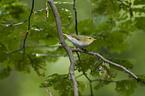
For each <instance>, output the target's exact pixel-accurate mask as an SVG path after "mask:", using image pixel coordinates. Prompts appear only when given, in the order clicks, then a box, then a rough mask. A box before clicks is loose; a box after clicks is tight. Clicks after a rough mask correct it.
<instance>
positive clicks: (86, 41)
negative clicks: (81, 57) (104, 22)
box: [63, 34, 96, 48]
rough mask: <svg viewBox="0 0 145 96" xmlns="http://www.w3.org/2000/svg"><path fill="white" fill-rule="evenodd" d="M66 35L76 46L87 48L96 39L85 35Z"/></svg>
mask: <svg viewBox="0 0 145 96" xmlns="http://www.w3.org/2000/svg"><path fill="white" fill-rule="evenodd" d="M63 35H65V36H66V37H67V38H68V39H69V40H70V41H71V42H72V43H73V44H74V45H75V46H76V47H79V48H86V47H88V46H89V45H90V44H91V43H92V42H93V41H94V40H96V39H94V38H92V37H89V36H84V35H67V34H63Z"/></svg>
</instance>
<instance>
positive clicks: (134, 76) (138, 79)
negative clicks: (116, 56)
mask: <svg viewBox="0 0 145 96" xmlns="http://www.w3.org/2000/svg"><path fill="white" fill-rule="evenodd" d="M72 51H74V52H82V53H86V54H90V55H93V56H95V57H100V58H101V59H102V60H103V61H105V62H107V63H109V64H111V65H113V66H116V67H119V68H121V69H123V70H124V71H125V72H127V73H128V74H129V75H131V76H132V77H133V78H135V79H136V80H137V81H138V82H141V83H143V84H145V81H143V80H141V79H140V78H138V77H137V76H136V75H135V74H134V73H133V72H131V71H129V70H128V69H126V68H125V67H124V66H122V65H119V64H117V63H114V62H112V61H109V60H108V59H106V58H104V57H103V56H102V55H100V54H99V53H94V52H90V51H84V50H81V49H79V48H77V49H72Z"/></svg>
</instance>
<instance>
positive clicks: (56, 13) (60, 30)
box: [48, 0, 78, 96]
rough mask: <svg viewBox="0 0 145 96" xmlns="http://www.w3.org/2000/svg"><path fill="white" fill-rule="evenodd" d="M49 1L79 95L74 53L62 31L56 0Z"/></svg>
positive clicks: (75, 89) (76, 93) (76, 91)
mask: <svg viewBox="0 0 145 96" xmlns="http://www.w3.org/2000/svg"><path fill="white" fill-rule="evenodd" d="M48 3H49V5H50V6H51V8H52V11H53V13H54V16H55V20H56V25H57V31H58V36H59V43H60V44H61V45H62V46H63V48H64V49H65V50H66V52H67V53H68V56H69V60H70V68H69V74H70V76H71V80H72V82H73V89H74V96H78V88H77V86H78V85H77V81H76V77H75V74H74V67H75V60H74V57H73V53H72V50H71V49H70V47H69V46H68V45H67V44H66V42H65V40H64V37H63V32H62V28H61V20H60V15H59V13H58V11H57V8H56V6H55V4H54V1H53V0H48Z"/></svg>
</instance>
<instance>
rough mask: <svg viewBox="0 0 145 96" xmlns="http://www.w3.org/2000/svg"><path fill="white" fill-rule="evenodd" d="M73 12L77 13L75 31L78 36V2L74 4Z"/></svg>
mask: <svg viewBox="0 0 145 96" xmlns="http://www.w3.org/2000/svg"><path fill="white" fill-rule="evenodd" d="M73 10H74V11H75V30H76V34H77V35H78V20H77V9H76V1H75V0H74V2H73Z"/></svg>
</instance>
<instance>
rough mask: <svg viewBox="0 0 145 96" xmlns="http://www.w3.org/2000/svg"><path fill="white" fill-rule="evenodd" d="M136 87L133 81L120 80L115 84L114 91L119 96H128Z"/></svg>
mask: <svg viewBox="0 0 145 96" xmlns="http://www.w3.org/2000/svg"><path fill="white" fill-rule="evenodd" d="M136 87H137V83H136V82H135V80H122V81H118V82H117V83H116V88H115V90H116V91H117V92H118V93H119V94H123V95H125V96H130V95H131V94H133V93H134V90H135V88H136Z"/></svg>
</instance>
